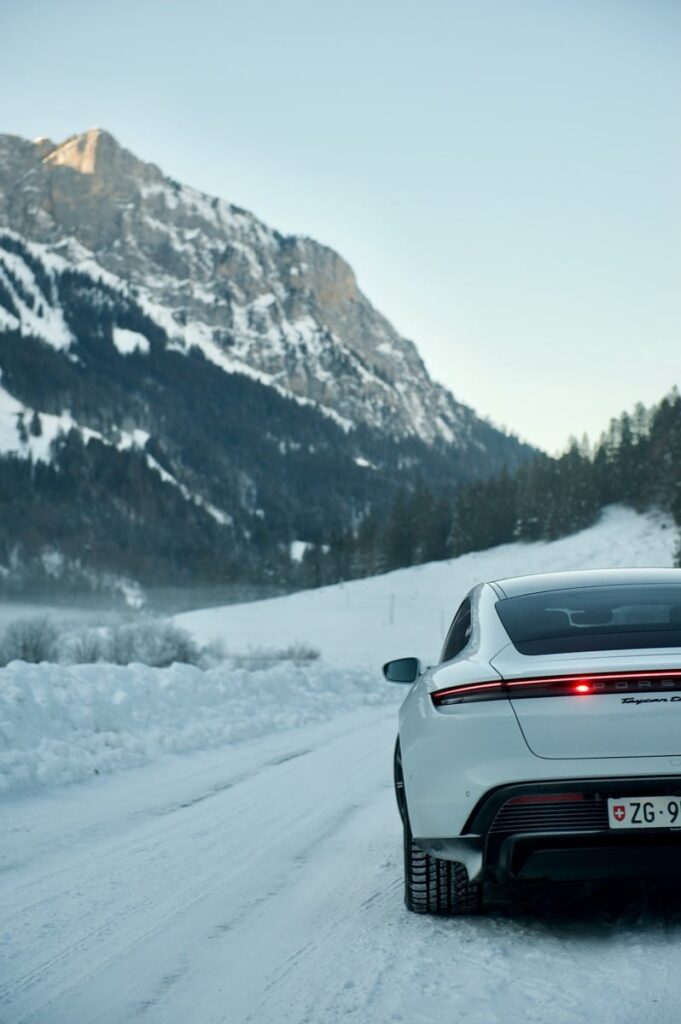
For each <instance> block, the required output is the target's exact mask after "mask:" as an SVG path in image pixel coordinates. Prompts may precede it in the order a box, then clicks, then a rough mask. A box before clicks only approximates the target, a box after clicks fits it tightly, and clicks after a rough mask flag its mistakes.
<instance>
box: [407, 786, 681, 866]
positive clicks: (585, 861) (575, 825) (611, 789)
mask: <svg viewBox="0 0 681 1024" xmlns="http://www.w3.org/2000/svg"><path fill="white" fill-rule="evenodd" d="M571 791H577V792H578V793H580V794H582V795H583V799H580V800H578V801H565V802H563V801H560V799H559V798H560V796H561V794H563V795H564V794H568V793H570V792H571ZM646 794H648V795H655V794H659V795H665V794H669V795H675V796H681V776H678V775H674V776H648V777H645V778H643V779H641V778H640V777H639V778H631V777H625V778H621V777H620V778H600V779H572V780H561V781H555V780H552V781H547V782H527V783H521V784H516V785H512V786H500V787H498V788H496V789H494V790H492V791H490V792H489V793H487V794H486V795H485V796H484V797H483V798H482V799H481V800H480V801H479V802H478V804H477V806H476V807H475V809H474V810H473V812H472V814H471V815H470V816H469V819H468V821H467V822H466V826H465V829H464V832H463V834H462V835H460V836H456V837H452V838H451V839H443V838H430V839H429V838H424V839H415V842H416V843H417V845H418V846H420V847H422V848H423V849H424V850H426V851H427V852H428V853H430V854H432V855H433V856H435V857H439V858H440V859H443V860H455V861H460V862H461V863H463V864H465V866H466V868H467V870H468V874H469V877H470V878H471V880H484V879H493V880H495V881H498V882H506V881H509V880H513V879H547V880H553V881H563V880H565V881H567V880H586V879H610V878H640V879H645V878H660V877H666V878H679V879H681V828H674V829H672V828H664V829H646V830H640V829H631V830H629V829H627V830H621V829H617V830H611V829H609V828H608V812H607V800H608V798H609V797H612V796H636V795H646ZM527 796H532V797H537V796H541V797H542V798H544V797H547V798H550V797H552V796H554V797H556V798H557V800H556V802H555V803H554V802H552V801H550V799H549V802H548V803H546V804H544V803H529V802H528V803H525V802H519V800H518V798H523V797H527Z"/></svg>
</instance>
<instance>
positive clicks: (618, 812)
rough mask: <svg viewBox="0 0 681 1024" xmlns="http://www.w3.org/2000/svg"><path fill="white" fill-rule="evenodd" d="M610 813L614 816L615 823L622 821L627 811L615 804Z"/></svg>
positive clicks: (622, 806)
mask: <svg viewBox="0 0 681 1024" xmlns="http://www.w3.org/2000/svg"><path fill="white" fill-rule="evenodd" d="M612 813H613V815H614V818H615V821H624V819H625V817H626V814H627V809H626V807H624V805H623V804H615V806H614V807H613V809H612Z"/></svg>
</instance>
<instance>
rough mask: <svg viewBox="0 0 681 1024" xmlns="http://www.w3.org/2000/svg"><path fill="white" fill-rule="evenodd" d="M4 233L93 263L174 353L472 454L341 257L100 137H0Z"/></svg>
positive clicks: (466, 417)
mask: <svg viewBox="0 0 681 1024" xmlns="http://www.w3.org/2000/svg"><path fill="white" fill-rule="evenodd" d="M0 225H4V226H5V227H9V228H12V229H13V230H15V231H17V232H19V233H20V234H21V235H23V236H24V237H25V238H28V239H31V240H33V241H37V242H42V243H46V244H48V245H50V246H56V247H57V248H58V251H60V252H62V253H64V254H65V255H69V254H70V256H71V258H72V259H73V260H74V262H76V263H82V262H83V261H86V262H88V261H92V260H94V261H96V263H97V264H98V265H99V266H100V267H102V268H104V269H105V270H108V271H111V272H112V273H114V274H116V275H117V276H118V277H119V278H122V279H123V280H126V281H129V282H131V283H132V284H134V285H136V286H137V287H138V288H139V289H140V290H141V294H142V296H143V297H144V298H145V299H146V300H147V301H148V302H149V303H150V304H153V306H156V307H160V309H161V310H162V311H163V314H164V316H163V322H164V326H165V327H166V329H167V330H168V331H169V333H170V334H171V335H174V336H175V338H176V340H177V341H178V343H179V344H183V345H191V344H194V345H199V346H200V347H202V348H203V349H204V352H205V354H206V355H208V357H209V358H212V359H214V360H219V361H221V362H224V363H228V364H229V365H230V366H231V367H233V368H235V369H246V371H251V372H253V371H256V372H257V373H258V374H261V375H263V379H265V380H269V381H271V382H276V384H277V385H278V387H280V388H283V389H284V390H285V391H288V392H291V393H292V394H294V395H297V396H299V397H301V398H304V399H307V400H310V401H312V402H315V403H319V404H320V405H323V406H325V407H326V408H327V409H329V410H331V411H332V412H334V413H336V414H337V415H338V416H340V417H342V418H343V419H345V420H348V421H350V422H351V423H352V424H360V423H364V424H367V425H369V426H371V427H374V428H377V429H379V430H381V431H383V432H386V433H388V434H390V435H391V436H393V437H408V436H417V437H419V438H421V439H422V440H424V441H426V442H437V441H442V442H444V443H454V444H456V445H462V446H468V445H470V444H471V443H473V444H475V441H476V424H477V419H476V417H475V416H474V414H473V413H472V411H471V410H470V409H468V408H467V407H466V406H463V405H461V404H460V403H458V402H456V401H455V400H454V399H453V397H452V396H451V394H450V393H449V392H448V391H446V390H445V389H444V388H442V387H440V386H439V385H437V384H435V383H434V382H433V381H432V380H431V379H430V378H429V376H428V373H427V371H426V369H425V367H424V365H423V362H422V361H421V359H420V357H419V355H418V352H417V351H416V348H415V346H414V345H413V344H412V343H411V342H410V341H407V340H406V339H404V338H402V337H401V336H400V335H399V334H398V333H397V332H396V331H395V329H394V328H393V327H392V326H391V324H390V323H389V322H388V321H387V320H386V319H385V318H384V317H383V316H381V314H380V313H378V312H377V311H376V310H375V309H374V308H373V307H372V305H371V303H370V302H369V301H368V299H367V298H366V297H365V296H364V295H363V294H362V292H361V291H360V289H359V288H358V286H357V282H356V280H355V276H354V274H353V272H352V270H351V268H350V267H349V266H348V264H347V263H346V262H345V261H344V260H343V259H342V258H341V257H340V256H339V255H338V254H337V253H335V252H334V251H333V250H331V249H329V248H327V247H326V246H323V245H320V244H319V243H317V242H315V241H313V240H312V239H309V238H301V237H291V236H288V237H285V236H282V235H281V234H279V233H278V232H277V231H274V230H272V229H270V228H269V227H267V226H266V225H265V224H263V223H262V222H261V221H259V220H258V219H257V218H256V217H254V216H253V215H252V214H250V213H248V212H246V211H245V210H242V209H240V208H238V207H236V206H233V205H231V204H230V203H228V202H225V201H224V200H221V199H216V198H211V197H209V196H207V195H204V194H202V193H200V192H197V191H195V190H194V189H192V188H188V187H187V186H184V185H180V184H178V183H177V182H176V181H173V180H172V179H171V178H168V177H166V176H165V175H164V174H163V173H162V172H161V171H160V170H159V168H158V167H156V166H155V165H153V164H149V163H144V162H143V161H141V160H139V159H137V157H135V156H134V155H133V154H132V153H130V152H129V151H128V150H126V149H124V148H123V147H121V146H120V145H119V144H118V143H117V141H116V140H115V139H114V138H113V136H111V135H110V134H109V133H108V132H105V131H102V130H100V129H93V130H91V131H88V132H85V133H84V134H81V135H76V136H73V137H72V138H70V139H67V140H66V141H65V142H63V143H61V144H60V145H55V144H54V143H52V142H50V140H48V139H39V140H37V141H36V142H33V143H32V142H27V141H25V140H23V139H20V138H17V137H14V136H7V135H5V136H0ZM74 242H75V243H79V244H80V246H82V247H83V249H84V250H86V251H83V249H78V247H77V246H76V245H74Z"/></svg>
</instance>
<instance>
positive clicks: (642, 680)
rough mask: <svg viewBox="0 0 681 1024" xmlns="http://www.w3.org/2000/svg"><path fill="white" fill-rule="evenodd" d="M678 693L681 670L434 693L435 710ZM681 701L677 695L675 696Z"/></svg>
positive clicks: (506, 682)
mask: <svg viewBox="0 0 681 1024" xmlns="http://www.w3.org/2000/svg"><path fill="white" fill-rule="evenodd" d="M673 691H679V692H680V693H681V669H671V670H670V669H660V670H655V671H652V672H599V673H596V674H594V675H576V674H575V675H567V676H543V677H541V678H540V677H535V678H533V679H499V680H496V681H495V682H483V683H462V684H461V685H460V686H448V687H447V688H446V689H443V690H435V691H434V693H431V698H432V701H433V704H434V705H435V707H438V708H439V707H446V706H447V705H449V704H466V703H470V702H473V701H482V700H501V699H503V698H504V697H510V698H512V699H513V700H518V699H519V698H523V697H575V696H577V697H579V696H581V697H586V696H589V695H594V694H605V693H621V694H626V693H669V692H673ZM679 699H680V700H681V696H680V697H679Z"/></svg>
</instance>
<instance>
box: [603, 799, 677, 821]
mask: <svg viewBox="0 0 681 1024" xmlns="http://www.w3.org/2000/svg"><path fill="white" fill-rule="evenodd" d="M608 822H609V825H610V828H670V827H674V826H676V828H681V797H678V796H636V797H634V796H627V797H622V798H620V799H614V800H608Z"/></svg>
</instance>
